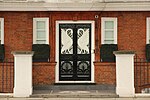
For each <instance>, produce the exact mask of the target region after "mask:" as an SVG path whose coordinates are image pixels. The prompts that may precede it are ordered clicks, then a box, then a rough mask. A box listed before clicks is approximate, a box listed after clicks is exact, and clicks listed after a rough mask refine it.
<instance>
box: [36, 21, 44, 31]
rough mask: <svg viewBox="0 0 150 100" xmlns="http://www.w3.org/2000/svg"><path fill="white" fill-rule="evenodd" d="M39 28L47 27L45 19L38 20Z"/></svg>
mask: <svg viewBox="0 0 150 100" xmlns="http://www.w3.org/2000/svg"><path fill="white" fill-rule="evenodd" d="M37 29H45V21H37Z"/></svg>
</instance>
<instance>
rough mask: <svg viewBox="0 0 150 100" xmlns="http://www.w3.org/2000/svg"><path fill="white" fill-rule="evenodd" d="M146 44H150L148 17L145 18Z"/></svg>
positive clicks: (149, 19)
mask: <svg viewBox="0 0 150 100" xmlns="http://www.w3.org/2000/svg"><path fill="white" fill-rule="evenodd" d="M146 44H150V17H147V18H146Z"/></svg>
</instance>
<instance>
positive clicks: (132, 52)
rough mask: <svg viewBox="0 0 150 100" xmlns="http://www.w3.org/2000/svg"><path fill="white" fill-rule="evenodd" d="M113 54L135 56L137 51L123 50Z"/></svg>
mask: <svg viewBox="0 0 150 100" xmlns="http://www.w3.org/2000/svg"><path fill="white" fill-rule="evenodd" d="M113 54H135V51H126V50H121V51H114V52H113Z"/></svg>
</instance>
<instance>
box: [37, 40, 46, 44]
mask: <svg viewBox="0 0 150 100" xmlns="http://www.w3.org/2000/svg"><path fill="white" fill-rule="evenodd" d="M36 43H37V44H45V43H46V41H45V40H37V41H36Z"/></svg>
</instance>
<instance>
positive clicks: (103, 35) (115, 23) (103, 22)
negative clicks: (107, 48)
mask: <svg viewBox="0 0 150 100" xmlns="http://www.w3.org/2000/svg"><path fill="white" fill-rule="evenodd" d="M105 21H113V22H114V43H113V44H117V29H118V27H117V26H118V25H117V18H116V17H102V18H101V44H105V42H104V40H105V39H104V38H105Z"/></svg>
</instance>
